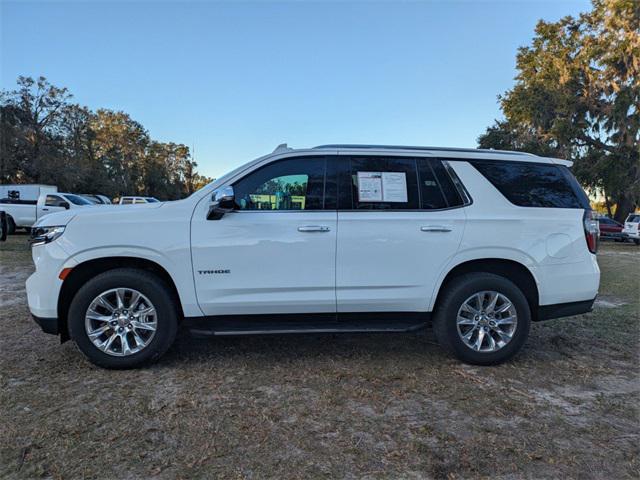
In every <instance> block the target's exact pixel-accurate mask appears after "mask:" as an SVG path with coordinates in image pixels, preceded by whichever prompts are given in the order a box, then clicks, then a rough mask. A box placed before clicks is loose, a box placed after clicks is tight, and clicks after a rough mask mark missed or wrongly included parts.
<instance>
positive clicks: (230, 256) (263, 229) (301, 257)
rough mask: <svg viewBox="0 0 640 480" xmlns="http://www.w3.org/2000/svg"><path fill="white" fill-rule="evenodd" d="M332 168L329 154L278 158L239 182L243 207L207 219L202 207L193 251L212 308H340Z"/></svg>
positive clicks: (202, 298)
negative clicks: (329, 188) (328, 183)
mask: <svg viewBox="0 0 640 480" xmlns="http://www.w3.org/2000/svg"><path fill="white" fill-rule="evenodd" d="M326 168H327V162H326V160H325V157H323V156H321V157H302V158H301V157H298V158H293V159H283V160H277V161H274V162H273V163H270V164H268V165H266V166H263V167H261V168H259V169H257V170H254V171H252V172H250V173H249V174H247V175H246V176H245V177H243V178H242V179H240V180H238V181H236V182H235V183H234V184H233V188H234V192H235V203H236V210H235V211H232V212H230V213H227V214H225V215H224V216H223V217H222V218H221V219H219V220H207V218H206V208H204V209H203V208H198V209H196V212H195V215H194V218H193V220H192V227H191V228H192V231H191V241H192V258H193V269H194V278H195V285H196V293H197V296H198V302H199V304H200V307H201V309H202V310H203V312H204V313H205V315H231V314H273V313H334V312H335V311H336V298H335V255H336V226H337V225H336V224H337V212H336V210H335V204H333V205H330V204H329V201H328V199H327V198H325V177H326ZM327 207H330V208H327Z"/></svg>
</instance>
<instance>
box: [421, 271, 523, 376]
mask: <svg viewBox="0 0 640 480" xmlns="http://www.w3.org/2000/svg"><path fill="white" fill-rule="evenodd" d="M445 288H446V290H445V291H443V292H442V297H441V298H440V299H439V300H438V305H437V308H436V312H435V315H434V320H433V330H434V333H435V335H436V338H437V339H438V343H439V344H440V345H441V346H442V348H444V349H445V350H447V351H448V352H450V353H452V354H453V355H454V356H455V357H456V358H458V359H459V360H461V361H462V362H464V363H469V364H472V365H496V364H499V363H502V362H505V361H507V360H509V359H510V358H512V357H513V356H514V355H516V354H517V353H518V352H519V351H520V349H521V348H522V346H523V345H524V343H525V341H526V340H527V337H528V335H529V328H530V326H531V310H530V307H529V303H528V302H527V299H526V297H525V296H524V294H523V293H522V291H521V290H520V289H519V288H518V287H517V286H516V285H515V284H514V283H513V282H511V281H510V280H507V279H506V278H504V277H501V276H499V275H494V274H491V273H469V274H466V275H463V276H460V277H457V278H454V279H453V280H452V281H451V282H449V283H448V284H447V285H446V287H445ZM479 292H497V293H498V294H500V295H499V296H498V298H499V300H498V302H500V303H498V304H497V305H499V307H497V308H496V312H497V310H500V309H501V307H502V306H506V305H507V302H506V301H504V299H507V300H508V301H509V303H510V304H511V307H510V308H509V310H508V311H507V312H506V313H504V314H503V313H495V314H493V316H492V317H491V318H488V317H486V316H484V315H483V316H474V315H473V314H472V313H466V312H463V314H462V315H468V316H470V317H471V318H470V320H466V319H465V321H466V322H477V321H476V320H475V318H480V320H479V322H481V323H476V324H475V325H461V326H458V322H457V319H458V312H459V310H460V309H461V308H463V304H465V303H466V302H467V301H470V299H472V298H477V297H475V295H476V294H478V293H479ZM482 296H483V298H484V299H487V300H486V301H485V304H486V303H488V302H489V300H488V299H490V298H491V296H490V295H488V294H487V295H486V296H485V295H484V294H483V295H482ZM476 302H477V301H476ZM474 305H477V303H474ZM482 310H484V308H483V309H482ZM486 310H487V312H485V313H486V315H489V313H488V312H489V310H490V308H486ZM513 313H515V317H516V319H517V322H513V321H512V324H510V325H504V326H494V327H491V326H489V325H488V324H487V323H485V322H489V321H491V320H493V322H494V325H495V323H496V320H497V321H498V322H502V321H504V322H505V323H507V322H508V318H510V317H512V316H513V315H512V314H513ZM505 314H509V317H504V318H505V320H500V319H502V318H503V315H505ZM481 325H485V326H481ZM485 328H486V329H487V332H485V333H483V334H482V335H483V337H482V338H481V339H480V351H478V350H475V349H472V347H470V346H467V344H466V343H465V342H464V341H463V339H462V338H461V336H462V335H463V334H467V333H468V332H470V331H471V330H472V329H475V331H476V332H475V333H474V334H472V336H471V337H470V340H469V341H474V340H476V341H477V339H478V338H479V336H480V334H479V332H478V329H485ZM459 329H460V330H461V333H460V332H459ZM496 329H500V330H501V332H502V329H505V330H504V333H507V330H506V329H513V332H511V333H512V335H511V339H510V340H509V341H506V342H504V343H505V344H504V345H503V346H502V347H501V348H499V349H497V350H494V351H491V350H490V344H489V342H490V341H491V340H490V339H489V338H488V337H486V335H490V336H491V339H494V343H495V344H496V345H498V346H499V345H500V342H502V341H503V340H502V339H503V338H505V337H504V336H503V335H502V334H498V332H497V331H496ZM495 340H498V341H497V342H496V341H495ZM473 343H475V342H473ZM483 347H484V348H485V351H482V349H483Z"/></svg>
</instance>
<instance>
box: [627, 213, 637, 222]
mask: <svg viewBox="0 0 640 480" xmlns="http://www.w3.org/2000/svg"><path fill="white" fill-rule="evenodd" d="M627 222H633V223H636V222H640V215H638V214H636V215H633V214H631V215H629V216H628V217H627Z"/></svg>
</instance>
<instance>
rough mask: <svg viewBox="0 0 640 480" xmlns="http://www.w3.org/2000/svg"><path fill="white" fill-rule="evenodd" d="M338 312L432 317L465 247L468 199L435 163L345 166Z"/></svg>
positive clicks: (369, 161) (361, 161)
mask: <svg viewBox="0 0 640 480" xmlns="http://www.w3.org/2000/svg"><path fill="white" fill-rule="evenodd" d="M340 168H341V173H340V180H339V209H338V245H337V259H336V298H337V304H338V312H373V311H378V312H394V311H427V310H428V308H429V305H430V302H431V297H432V294H433V291H434V286H435V283H436V281H437V278H438V275H439V274H440V272H441V270H442V268H443V267H444V266H445V264H446V263H447V262H448V260H449V259H450V258H451V257H452V256H453V255H454V254H455V253H456V251H457V250H458V247H459V245H460V241H461V238H462V233H463V229H464V225H465V213H464V209H463V208H460V207H462V206H463V203H464V201H463V198H462V196H461V194H460V193H459V192H458V190H457V189H456V187H455V185H454V184H453V182H452V181H451V178H450V177H449V175H448V174H447V171H446V170H445V167H444V165H443V164H442V163H441V162H440V161H438V160H432V159H428V158H411V157H375V156H353V157H350V158H343V159H342V161H341V162H340Z"/></svg>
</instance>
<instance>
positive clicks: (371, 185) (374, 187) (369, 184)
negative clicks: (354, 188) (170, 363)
mask: <svg viewBox="0 0 640 480" xmlns="http://www.w3.org/2000/svg"><path fill="white" fill-rule="evenodd" d="M358 201H359V202H381V201H382V174H381V173H380V172H358Z"/></svg>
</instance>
